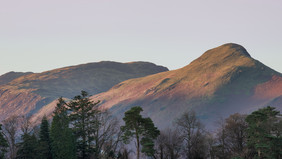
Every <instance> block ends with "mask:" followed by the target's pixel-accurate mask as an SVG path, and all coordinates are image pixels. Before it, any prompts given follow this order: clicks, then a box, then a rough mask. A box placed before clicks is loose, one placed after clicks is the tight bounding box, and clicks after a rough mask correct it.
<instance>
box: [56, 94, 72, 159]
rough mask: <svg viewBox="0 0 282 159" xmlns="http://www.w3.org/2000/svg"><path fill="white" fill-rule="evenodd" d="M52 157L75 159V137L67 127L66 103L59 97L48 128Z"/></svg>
mask: <svg viewBox="0 0 282 159" xmlns="http://www.w3.org/2000/svg"><path fill="white" fill-rule="evenodd" d="M50 138H51V147H52V157H53V159H75V158H76V153H75V152H76V149H75V139H74V136H73V133H72V130H71V129H70V128H69V118H68V113H67V108H66V103H65V101H64V100H63V99H62V98H59V100H58V103H57V107H56V108H55V111H54V117H53V121H52V124H51V130H50Z"/></svg>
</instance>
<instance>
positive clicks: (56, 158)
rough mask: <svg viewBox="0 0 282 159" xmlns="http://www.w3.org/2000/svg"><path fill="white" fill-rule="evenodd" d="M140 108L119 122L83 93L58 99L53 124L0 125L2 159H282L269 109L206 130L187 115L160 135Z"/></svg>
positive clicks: (281, 129)
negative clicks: (66, 99)
mask: <svg viewBox="0 0 282 159" xmlns="http://www.w3.org/2000/svg"><path fill="white" fill-rule="evenodd" d="M142 111H143V110H142V108H141V107H140V106H135V107H131V109H130V110H128V111H126V112H125V114H124V117H123V121H122V122H120V121H119V120H118V119H117V118H116V117H114V116H113V115H111V112H110V111H109V110H103V109H100V108H99V101H98V102H93V101H91V100H90V98H89V95H88V93H87V92H85V91H82V92H81V94H80V95H77V96H75V97H74V98H73V99H72V100H70V101H65V100H64V98H62V97H61V98H59V99H58V103H57V106H56V108H55V110H54V112H53V116H52V119H49V118H47V117H46V116H44V117H43V119H42V121H41V124H40V125H38V126H36V125H34V124H32V123H31V122H30V120H29V117H25V116H16V115H13V116H10V117H9V118H7V119H6V120H3V121H2V122H1V124H0V159H130V158H133V159H147V158H148V159H206V158H210V159H262V158H263V159H281V158H282V136H281V135H282V116H281V113H280V112H279V111H277V110H276V109H275V108H274V107H271V106H268V107H264V108H261V109H258V110H256V111H254V112H252V113H250V114H239V113H235V114H232V115H230V116H229V117H228V118H226V119H219V120H218V121H217V123H216V129H215V130H214V131H211V130H208V129H205V125H204V124H203V123H201V120H200V119H199V118H198V117H197V114H196V112H194V111H188V112H184V113H183V114H182V115H181V116H179V118H177V119H175V122H174V124H173V127H168V128H166V129H163V130H159V129H158V128H157V127H156V126H155V125H154V123H153V121H152V120H151V118H149V117H143V116H142V115H141V114H142Z"/></svg>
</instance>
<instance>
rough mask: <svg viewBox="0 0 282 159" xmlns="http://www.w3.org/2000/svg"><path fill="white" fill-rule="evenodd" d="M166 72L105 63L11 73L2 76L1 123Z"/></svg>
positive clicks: (140, 64) (145, 64) (142, 64)
mask: <svg viewBox="0 0 282 159" xmlns="http://www.w3.org/2000/svg"><path fill="white" fill-rule="evenodd" d="M163 71H168V69H167V68H166V67H162V66H157V65H155V64H153V63H149V62H132V63H119V62H111V61H102V62H97V63H88V64H81V65H76V66H69V67H64V68H58V69H54V70H50V71H45V72H42V73H15V72H10V73H7V74H4V75H2V76H0V81H2V85H0V121H1V120H3V119H5V118H6V117H8V116H10V115H11V114H17V115H32V114H35V113H37V112H38V110H40V109H41V108H42V107H44V106H46V105H48V104H49V103H51V102H52V101H54V100H56V99H57V98H59V97H61V96H63V97H66V98H72V97H74V96H75V95H78V94H79V93H80V92H81V90H85V91H87V92H89V94H92V95H94V94H97V93H101V92H104V91H106V90H108V89H110V88H111V87H112V86H114V85H115V84H117V83H119V82H122V81H124V80H127V79H131V78H137V77H143V76H147V75H150V74H155V73H159V72H163Z"/></svg>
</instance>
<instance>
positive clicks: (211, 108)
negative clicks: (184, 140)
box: [92, 44, 282, 127]
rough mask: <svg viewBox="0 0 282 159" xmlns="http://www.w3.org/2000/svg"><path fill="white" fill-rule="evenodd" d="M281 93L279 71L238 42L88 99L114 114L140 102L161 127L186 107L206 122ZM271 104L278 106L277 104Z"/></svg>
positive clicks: (269, 100) (253, 105) (265, 102)
mask: <svg viewBox="0 0 282 159" xmlns="http://www.w3.org/2000/svg"><path fill="white" fill-rule="evenodd" d="M264 89H266V90H264ZM262 92H268V95H266V94H265V95H264V94H263V93H262ZM281 96H282V77H281V74H280V73H278V72H276V71H274V70H272V69H270V68H269V67H267V66H265V65H263V64H262V63H260V62H259V61H257V60H255V59H253V58H252V57H251V56H250V54H249V53H248V52H247V51H246V49H245V48H243V47H242V46H240V45H238V44H225V45H222V46H219V47H217V48H214V49H211V50H208V51H207V52H205V53H204V54H203V55H202V56H200V57H199V58H198V59H196V60H194V61H193V62H191V63H190V64H189V65H187V66H185V67H183V68H181V69H177V70H173V71H168V72H162V73H158V74H154V75H150V76H146V77H142V78H137V79H130V80H127V81H124V82H121V83H119V84H117V85H116V86H114V87H113V88H111V89H110V90H109V91H107V92H104V93H101V94H98V95H95V96H93V97H92V98H93V100H101V101H102V104H101V106H102V107H104V108H109V109H111V110H112V111H113V112H114V113H115V114H116V115H117V116H122V115H123V113H124V112H125V111H126V110H128V109H129V108H130V107H132V106H136V105H139V106H142V107H143V109H144V113H145V114H147V115H148V116H150V117H151V118H152V119H153V120H154V121H155V122H156V123H157V125H158V126H160V127H165V126H167V125H169V123H170V124H171V123H172V122H173V121H174V120H175V118H177V117H179V116H180V115H181V114H182V113H183V112H184V111H188V110H191V109H193V110H195V111H197V112H198V114H199V116H200V117H201V119H202V120H204V121H205V122H207V123H209V122H214V120H215V119H217V118H218V117H219V116H222V117H225V116H227V115H230V114H231V113H235V112H241V113H247V112H249V111H251V110H254V109H256V108H258V107H261V106H264V105H267V104H268V103H269V102H272V101H273V100H275V99H276V101H277V99H280V98H281ZM280 101H281V100H280ZM276 104H277V105H273V106H277V107H279V109H281V107H282V106H281V103H276ZM164 121H166V122H164Z"/></svg>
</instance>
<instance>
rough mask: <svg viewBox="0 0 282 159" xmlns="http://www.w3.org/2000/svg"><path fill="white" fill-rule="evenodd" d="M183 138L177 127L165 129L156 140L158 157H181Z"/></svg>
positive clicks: (171, 158) (169, 158) (175, 158)
mask: <svg viewBox="0 0 282 159" xmlns="http://www.w3.org/2000/svg"><path fill="white" fill-rule="evenodd" d="M182 143H183V138H182V136H181V135H180V134H179V131H178V130H177V129H175V130H172V129H165V130H164V131H161V132H160V135H159V136H158V138H157V140H156V144H155V147H156V155H155V158H158V159H177V158H180V157H181V150H182Z"/></svg>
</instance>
